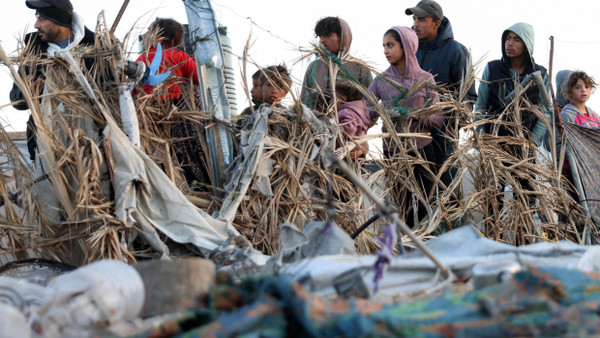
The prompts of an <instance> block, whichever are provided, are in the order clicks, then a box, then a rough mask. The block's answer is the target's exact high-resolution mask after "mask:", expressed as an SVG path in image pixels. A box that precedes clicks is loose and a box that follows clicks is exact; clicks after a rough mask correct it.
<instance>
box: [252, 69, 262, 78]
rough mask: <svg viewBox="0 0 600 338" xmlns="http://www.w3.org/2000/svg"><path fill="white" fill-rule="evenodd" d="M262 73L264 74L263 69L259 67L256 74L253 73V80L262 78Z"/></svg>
mask: <svg viewBox="0 0 600 338" xmlns="http://www.w3.org/2000/svg"><path fill="white" fill-rule="evenodd" d="M260 74H262V73H261V71H260V69H259V70H257V71H256V72H254V74H252V79H253V80H256V79H260Z"/></svg>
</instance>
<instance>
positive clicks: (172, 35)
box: [151, 18, 184, 48]
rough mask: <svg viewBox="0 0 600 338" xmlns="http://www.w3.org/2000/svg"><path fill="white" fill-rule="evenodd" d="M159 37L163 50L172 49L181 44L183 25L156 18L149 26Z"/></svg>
mask: <svg viewBox="0 0 600 338" xmlns="http://www.w3.org/2000/svg"><path fill="white" fill-rule="evenodd" d="M151 29H152V30H156V31H157V34H158V36H159V37H160V39H161V40H160V41H161V44H162V45H163V48H173V47H177V46H179V45H181V44H182V43H183V34H184V29H183V25H181V24H180V23H179V22H177V21H175V20H173V19H163V18H158V19H156V21H154V22H153V23H152V25H151Z"/></svg>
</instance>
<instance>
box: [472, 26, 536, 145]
mask: <svg viewBox="0 0 600 338" xmlns="http://www.w3.org/2000/svg"><path fill="white" fill-rule="evenodd" d="M509 32H514V33H515V34H517V35H518V36H519V37H520V38H521V40H523V43H524V44H525V47H526V50H525V53H526V57H525V60H526V65H525V70H524V71H523V72H522V73H521V74H518V75H517V76H516V77H517V78H516V80H517V81H519V82H521V81H523V79H524V78H525V76H527V75H528V74H531V73H533V72H535V71H538V70H539V71H541V73H542V78H543V79H544V83H545V84H546V88H539V87H538V86H537V85H536V84H535V83H532V84H531V85H530V86H529V87H528V89H527V91H526V92H525V95H524V97H523V98H526V99H527V100H528V101H529V102H530V103H531V104H533V105H538V104H541V103H542V102H541V99H540V89H542V90H548V88H547V81H548V72H547V71H546V68H544V67H542V66H540V65H538V64H536V63H535V61H534V60H533V57H532V55H533V46H534V32H533V27H532V26H531V25H529V24H527V23H522V22H519V23H516V24H514V25H512V26H511V27H509V28H507V29H506V30H504V32H503V33H502V38H501V48H502V59H500V60H494V61H491V62H489V63H488V64H487V66H486V68H485V69H484V71H483V74H482V76H481V83H480V85H479V98H478V100H477V104H476V109H478V110H479V111H480V112H481V113H482V114H485V115H487V117H488V118H489V117H492V118H494V119H496V118H497V117H498V116H500V114H501V113H502V112H503V111H504V110H505V108H506V106H507V104H506V103H505V102H502V99H503V98H504V97H505V96H506V95H508V94H509V93H510V92H512V91H513V90H514V88H515V76H514V75H513V73H512V72H511V62H510V58H509V57H508V56H507V54H506V50H505V48H504V41H505V40H506V36H507V35H508V33H509ZM541 106H542V108H543V105H541ZM518 112H519V113H520V115H521V116H520V119H521V125H522V126H523V127H524V128H525V129H526V130H528V131H529V132H531V135H532V140H534V139H540V140H541V137H542V136H543V135H544V134H545V133H546V130H545V129H544V128H536V124H537V123H538V118H537V115H536V114H535V113H534V112H532V111H531V110H527V109H525V108H524V107H522V108H521V109H519V110H518ZM502 116H503V119H504V120H510V121H512V120H514V119H515V116H514V115H513V114H504V115H502ZM540 125H542V126H543V123H542V122H540ZM491 127H492V125H491V124H487V125H486V126H485V131H486V132H487V133H490V132H491ZM498 135H499V136H507V135H508V136H512V135H514V131H513V130H511V128H508V127H506V126H500V128H499V129H498Z"/></svg>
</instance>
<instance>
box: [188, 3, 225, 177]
mask: <svg viewBox="0 0 600 338" xmlns="http://www.w3.org/2000/svg"><path fill="white" fill-rule="evenodd" d="M183 2H184V4H185V9H186V13H187V17H188V24H189V32H190V41H191V42H192V43H193V46H194V56H195V59H196V65H197V67H198V75H199V77H200V79H199V80H200V81H199V82H200V87H201V92H202V103H203V106H202V110H204V111H207V112H210V113H211V114H212V115H213V116H214V118H215V119H216V120H217V122H218V121H224V120H228V119H230V118H231V109H230V107H229V101H228V98H227V91H226V87H225V76H224V71H223V67H224V64H225V62H224V60H225V58H224V54H223V47H222V44H221V39H220V37H219V30H218V26H217V21H216V19H215V13H214V11H213V9H212V6H211V4H210V1H208V0H183ZM206 143H207V144H208V147H209V156H210V158H211V162H212V172H213V179H214V182H213V183H214V184H215V186H217V187H219V188H222V187H223V185H224V183H225V182H221V177H222V176H221V173H222V172H223V170H224V169H225V168H226V167H227V166H228V165H229V164H230V163H231V162H233V136H232V135H231V133H230V132H229V130H227V128H225V126H223V125H222V124H219V123H216V125H215V126H213V127H211V128H208V129H207V131H206Z"/></svg>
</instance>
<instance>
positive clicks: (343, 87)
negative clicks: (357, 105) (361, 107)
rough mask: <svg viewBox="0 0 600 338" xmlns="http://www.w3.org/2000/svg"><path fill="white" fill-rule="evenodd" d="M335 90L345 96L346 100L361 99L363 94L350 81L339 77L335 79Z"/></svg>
mask: <svg viewBox="0 0 600 338" xmlns="http://www.w3.org/2000/svg"><path fill="white" fill-rule="evenodd" d="M335 91H336V92H337V93H338V94H341V95H343V96H345V98H346V102H352V101H358V100H362V98H363V94H362V93H361V92H360V90H358V88H357V87H356V86H355V85H352V83H350V81H348V80H346V79H342V78H339V79H337V80H336V81H335Z"/></svg>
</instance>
